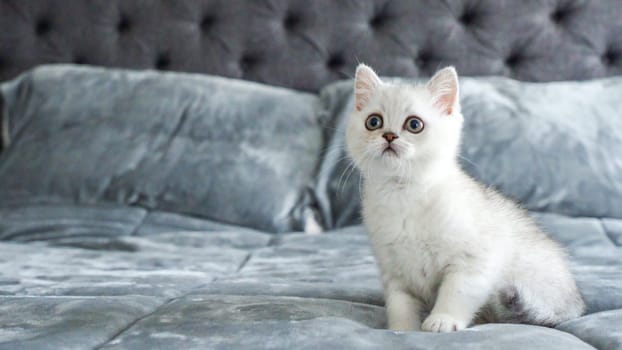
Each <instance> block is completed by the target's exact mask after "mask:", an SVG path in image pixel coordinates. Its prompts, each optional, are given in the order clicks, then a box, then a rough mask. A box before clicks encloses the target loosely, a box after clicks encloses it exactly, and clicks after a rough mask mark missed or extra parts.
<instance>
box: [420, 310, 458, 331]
mask: <svg viewBox="0 0 622 350" xmlns="http://www.w3.org/2000/svg"><path fill="white" fill-rule="evenodd" d="M465 327H466V324H464V322H461V321H459V320H456V319H455V318H453V317H452V316H451V315H448V314H431V315H430V316H428V318H426V319H425V321H423V324H422V325H421V329H422V330H424V331H428V332H455V331H459V330H462V329H464V328H465Z"/></svg>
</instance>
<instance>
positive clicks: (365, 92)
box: [354, 63, 382, 111]
mask: <svg viewBox="0 0 622 350" xmlns="http://www.w3.org/2000/svg"><path fill="white" fill-rule="evenodd" d="M381 84H382V81H381V80H380V78H378V75H376V73H375V72H374V71H373V70H372V69H371V68H370V67H368V66H366V65H364V64H362V63H361V64H359V65H358V67H356V74H355V75H354V99H355V101H354V107H355V108H356V110H357V111H361V110H362V109H363V107H365V105H366V104H367V103H368V102H369V99H370V98H371V95H372V94H373V93H374V91H375V90H376V88H377V87H378V86H380V85H381Z"/></svg>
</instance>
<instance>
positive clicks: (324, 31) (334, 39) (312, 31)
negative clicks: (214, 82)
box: [0, 0, 622, 91]
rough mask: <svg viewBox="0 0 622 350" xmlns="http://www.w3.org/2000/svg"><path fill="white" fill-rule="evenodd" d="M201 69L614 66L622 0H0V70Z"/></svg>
mask: <svg viewBox="0 0 622 350" xmlns="http://www.w3.org/2000/svg"><path fill="white" fill-rule="evenodd" d="M54 62H63V63H67V62H74V63H81V64H91V65H101V66H110V67H127V68H138V69H154V68H155V69H160V70H173V71H186V72H202V73H209V74H215V75H222V76H226V77H234V78H241V79H247V80H254V81H259V82H264V83H268V84H272V85H280V86H286V87H291V88H296V89H300V90H306V91H316V90H318V89H319V88H320V87H321V86H323V85H324V84H326V83H329V82H331V81H334V80H338V79H342V78H345V77H348V76H351V75H352V73H353V70H354V67H355V65H356V63H357V62H366V63H368V64H371V65H372V66H373V67H375V68H376V69H377V70H378V71H379V72H380V73H382V74H383V75H396V76H397V75H399V76H407V77H416V76H419V75H429V74H430V73H432V72H433V71H434V70H435V69H437V68H438V67H440V66H443V65H449V64H453V65H455V66H456V67H457V68H458V70H459V72H460V73H461V74H463V75H505V76H510V77H513V78H517V79H521V80H529V81H550V80H575V79H589V78H597V77H604V76H611V75H616V74H622V1H619V0H443V1H440V0H377V1H375V0H313V1H309V0H254V1H252V0H200V1H199V0H27V1H24V0H0V81H1V80H6V79H10V78H12V77H15V76H16V75H17V74H19V73H20V72H22V71H24V70H26V69H28V68H30V67H33V66H35V65H38V64H42V63H54Z"/></svg>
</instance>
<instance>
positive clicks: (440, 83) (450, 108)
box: [427, 67, 460, 115]
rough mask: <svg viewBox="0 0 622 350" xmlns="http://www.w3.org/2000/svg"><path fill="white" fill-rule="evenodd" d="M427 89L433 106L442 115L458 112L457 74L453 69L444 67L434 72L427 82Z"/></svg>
mask: <svg viewBox="0 0 622 350" xmlns="http://www.w3.org/2000/svg"><path fill="white" fill-rule="evenodd" d="M427 88H428V90H430V93H431V94H432V100H433V104H434V105H435V106H436V107H438V108H439V109H440V110H441V112H442V113H443V114H444V115H451V114H452V113H453V112H455V111H459V110H460V97H459V95H458V92H459V91H458V89H459V88H458V73H456V69H455V68H454V67H446V68H443V69H441V70H439V71H438V72H436V74H434V76H433V77H432V78H431V79H430V81H429V82H428V84H427Z"/></svg>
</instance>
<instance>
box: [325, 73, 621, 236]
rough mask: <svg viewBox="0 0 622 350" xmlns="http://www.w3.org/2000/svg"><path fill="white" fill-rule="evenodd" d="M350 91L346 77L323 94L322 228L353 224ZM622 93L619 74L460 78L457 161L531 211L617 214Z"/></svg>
mask: <svg viewBox="0 0 622 350" xmlns="http://www.w3.org/2000/svg"><path fill="white" fill-rule="evenodd" d="M396 80H398V81H399V79H396ZM402 82H404V83H407V81H402ZM351 91H352V83H351V82H349V81H348V82H339V83H335V84H332V85H329V86H327V87H326V88H325V89H323V91H322V101H323V103H324V105H325V106H326V108H327V109H328V110H330V111H331V112H329V113H330V114H331V115H332V116H333V117H332V119H331V122H330V124H329V125H327V128H326V129H327V130H334V131H329V133H330V135H328V137H329V143H330V150H329V152H328V154H327V156H326V159H325V162H324V163H323V164H322V167H321V169H320V176H319V180H318V182H317V184H316V191H317V193H318V195H317V196H318V199H319V201H320V203H321V204H322V212H323V216H324V218H325V219H324V220H325V221H326V222H327V225H328V226H336V227H339V226H343V225H348V224H352V223H357V222H360V216H359V214H358V213H359V210H360V209H359V207H360V197H359V196H360V194H359V193H358V184H359V180H360V179H359V174H358V173H357V172H356V171H353V172H352V171H351V170H350V169H349V168H348V160H347V159H344V156H345V153H344V151H343V148H344V146H343V127H344V125H343V122H344V120H345V118H347V116H348V114H349V113H350V111H351V109H352V94H351ZM620 96H622V78H619V77H618V78H609V79H603V80H594V81H587V82H553V83H525V82H518V81H514V80H511V79H506V78H463V79H461V101H462V109H463V114H464V118H465V125H464V128H465V129H464V138H463V145H462V157H463V159H462V163H463V165H464V167H465V169H466V170H467V171H468V172H469V173H470V174H471V175H473V176H474V177H475V178H477V179H479V180H481V181H482V182H484V183H486V184H489V185H492V186H495V187H497V188H498V189H499V190H501V191H502V192H504V193H505V194H507V195H509V196H511V197H514V198H515V199H517V200H519V201H520V202H521V203H522V204H523V205H524V207H526V208H528V209H530V210H535V211H544V212H556V213H561V214H565V215H570V216H595V217H615V218H622V132H621V130H622V98H621V97H620Z"/></svg>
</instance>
